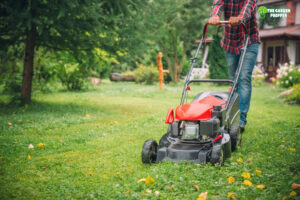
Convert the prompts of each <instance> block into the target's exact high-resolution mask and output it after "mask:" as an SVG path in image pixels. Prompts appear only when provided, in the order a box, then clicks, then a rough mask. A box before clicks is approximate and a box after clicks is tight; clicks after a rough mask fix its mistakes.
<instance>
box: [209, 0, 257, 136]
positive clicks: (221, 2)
mask: <svg viewBox="0 0 300 200" xmlns="http://www.w3.org/2000/svg"><path fill="white" fill-rule="evenodd" d="M222 12H224V19H225V20H227V21H229V24H228V25H226V26H225V28H224V32H223V38H222V40H221V46H222V47H223V49H224V50H225V52H226V53H225V58H226V63H227V66H228V74H229V78H230V79H231V80H233V79H234V75H235V72H236V70H237V67H238V61H239V58H240V55H241V48H242V47H243V39H244V34H245V33H244V32H243V29H242V27H241V26H239V25H240V23H241V22H243V23H244V24H245V25H246V27H247V30H248V33H249V43H248V48H247V50H246V53H245V59H244V63H243V65H242V69H241V73H240V77H239V80H238V94H239V108H240V112H241V115H240V128H241V132H244V130H245V125H246V124H247V113H248V111H249V107H250V99H251V91H252V85H251V79H252V71H253V68H254V65H255V63H256V58H257V53H258V47H259V42H260V37H259V34H258V31H259V30H258V27H257V22H256V17H255V15H256V0H214V2H213V5H212V8H211V14H210V18H209V21H208V23H209V24H214V25H217V24H219V22H220V16H221V13H222Z"/></svg>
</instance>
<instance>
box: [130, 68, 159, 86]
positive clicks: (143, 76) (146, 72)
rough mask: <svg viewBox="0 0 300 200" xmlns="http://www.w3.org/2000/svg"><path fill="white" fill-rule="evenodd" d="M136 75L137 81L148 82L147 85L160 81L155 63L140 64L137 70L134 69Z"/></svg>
mask: <svg viewBox="0 0 300 200" xmlns="http://www.w3.org/2000/svg"><path fill="white" fill-rule="evenodd" d="M134 77H135V80H136V82H137V83H146V84H147V85H151V84H154V82H157V81H158V70H157V68H156V67H154V66H153V65H151V66H145V65H140V66H139V67H138V68H137V69H136V70H134Z"/></svg>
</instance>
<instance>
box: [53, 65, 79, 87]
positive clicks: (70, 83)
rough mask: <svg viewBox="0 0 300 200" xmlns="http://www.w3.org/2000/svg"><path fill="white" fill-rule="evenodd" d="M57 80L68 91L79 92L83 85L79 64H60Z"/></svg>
mask: <svg viewBox="0 0 300 200" xmlns="http://www.w3.org/2000/svg"><path fill="white" fill-rule="evenodd" d="M58 72H59V73H58V78H59V79H60V81H61V82H62V84H63V85H64V86H66V87H67V89H68V90H80V89H82V87H83V85H84V76H83V73H82V72H81V70H80V67H79V64H71V63H66V64H63V63H61V64H60V65H59V68H58Z"/></svg>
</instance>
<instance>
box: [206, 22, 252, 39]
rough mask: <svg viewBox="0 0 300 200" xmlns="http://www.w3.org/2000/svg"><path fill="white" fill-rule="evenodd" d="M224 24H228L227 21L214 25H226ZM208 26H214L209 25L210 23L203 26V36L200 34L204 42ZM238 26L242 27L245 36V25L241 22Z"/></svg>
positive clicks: (246, 32)
mask: <svg viewBox="0 0 300 200" xmlns="http://www.w3.org/2000/svg"><path fill="white" fill-rule="evenodd" d="M226 24H230V23H229V21H220V22H219V23H218V24H216V25H226ZM208 25H214V24H210V23H206V24H205V26H204V30H203V34H202V36H203V39H204V41H205V40H206V33H207V27H208ZM239 26H241V27H242V29H243V31H244V32H245V34H246V35H247V34H248V31H247V27H246V25H245V24H244V23H243V22H241V23H240V24H239Z"/></svg>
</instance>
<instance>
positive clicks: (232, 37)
mask: <svg viewBox="0 0 300 200" xmlns="http://www.w3.org/2000/svg"><path fill="white" fill-rule="evenodd" d="M222 12H224V19H225V20H229V18H230V17H242V18H243V22H244V23H245V25H246V27H247V29H248V32H249V43H248V45H250V44H254V43H257V42H260V38H259V34H258V31H259V30H258V27H257V22H256V0H214V2H213V5H212V7H211V14H210V17H216V16H219V17H220V15H221V13H222ZM243 40H244V32H243V29H242V28H241V26H231V28H230V27H229V26H228V25H226V26H225V28H224V32H223V38H222V41H221V46H222V47H223V49H224V50H225V51H229V52H230V53H232V52H233V51H235V53H236V54H239V53H240V49H241V48H242V47H243Z"/></svg>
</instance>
